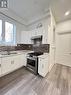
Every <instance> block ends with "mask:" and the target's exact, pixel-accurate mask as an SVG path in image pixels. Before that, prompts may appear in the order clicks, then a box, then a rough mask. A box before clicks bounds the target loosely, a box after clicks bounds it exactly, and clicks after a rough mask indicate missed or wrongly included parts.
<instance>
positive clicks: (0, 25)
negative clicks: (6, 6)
mask: <svg viewBox="0 0 71 95" xmlns="http://www.w3.org/2000/svg"><path fill="white" fill-rule="evenodd" d="M1 41H2V20H0V42H1Z"/></svg>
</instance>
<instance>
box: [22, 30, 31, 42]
mask: <svg viewBox="0 0 71 95" xmlns="http://www.w3.org/2000/svg"><path fill="white" fill-rule="evenodd" d="M31 37H32V31H22V33H21V43H23V44H31Z"/></svg>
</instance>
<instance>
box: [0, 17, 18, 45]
mask: <svg viewBox="0 0 71 95" xmlns="http://www.w3.org/2000/svg"><path fill="white" fill-rule="evenodd" d="M6 19H7V18H5V17H2V16H1V15H0V20H2V41H0V45H7V46H8V45H12V46H13V45H16V24H15V23H14V22H13V21H11V20H10V19H7V20H6ZM5 22H8V23H11V24H13V41H12V42H6V41H5Z"/></svg>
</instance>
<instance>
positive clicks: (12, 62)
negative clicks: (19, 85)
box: [0, 54, 26, 75]
mask: <svg viewBox="0 0 71 95" xmlns="http://www.w3.org/2000/svg"><path fill="white" fill-rule="evenodd" d="M23 66H26V54H20V55H16V56H9V57H3V58H1V65H0V73H1V74H2V75H5V74H8V73H10V72H12V71H14V70H16V69H18V68H20V67H23Z"/></svg>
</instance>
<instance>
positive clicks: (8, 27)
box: [5, 22, 14, 42]
mask: <svg viewBox="0 0 71 95" xmlns="http://www.w3.org/2000/svg"><path fill="white" fill-rule="evenodd" d="M13 28H14V27H13V24H11V23H9V22H5V42H13V39H14V33H13V32H14V29H13Z"/></svg>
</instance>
